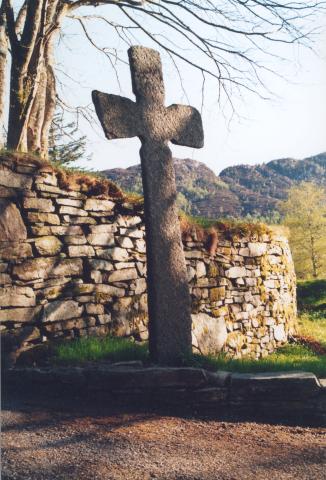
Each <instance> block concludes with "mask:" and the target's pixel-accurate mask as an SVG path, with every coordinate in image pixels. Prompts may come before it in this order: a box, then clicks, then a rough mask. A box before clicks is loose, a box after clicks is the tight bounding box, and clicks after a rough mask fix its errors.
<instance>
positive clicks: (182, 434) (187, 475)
mask: <svg viewBox="0 0 326 480" xmlns="http://www.w3.org/2000/svg"><path fill="white" fill-rule="evenodd" d="M1 478H2V479H3V480H9V479H10V480H14V479H15V480H16V479H17V480H29V479H31V480H54V479H55V480H63V479H65V480H68V479H69V480H75V479H76V480H77V479H78V480H86V479H87V480H97V479H99V480H122V479H123V480H129V479H130V480H149V479H160V480H163V479H164V480H177V479H178V480H181V479H184V480H213V479H216V480H217V479H218V480H242V479H243V480H244V479H255V480H260V479H262V480H273V479H277V480H283V479H284V480H285V479H287V480H288V479H296V480H305V479H307V480H315V479H318V480H323V479H326V430H325V429H322V428H316V427H314V428H312V427H302V426H300V427H297V426H286V425H280V424H279V425H271V424H267V423H254V422H243V421H242V422H240V421H230V420H229V421H225V420H224V421H223V420H216V419H215V420H212V419H198V418H197V419H196V418H186V417H182V416H174V415H171V414H168V413H166V412H165V413H162V412H161V413H148V412H147V413H146V412H140V411H138V412H132V411H127V410H126V409H122V408H120V409H117V408H115V409H114V408H113V407H110V408H108V407H105V406H103V405H95V404H94V403H92V402H85V401H84V402H83V403H81V402H80V401H77V400H76V401H74V402H73V401H71V399H70V401H68V402H66V401H64V400H63V399H61V400H59V401H58V400H54V399H53V398H49V399H44V398H43V399H41V398H39V396H38V394H37V392H34V398H32V399H31V398H29V399H26V398H22V396H17V395H16V396H15V395H11V396H10V398H9V397H7V398H6V399H5V400H4V405H3V453H2V477H1Z"/></svg>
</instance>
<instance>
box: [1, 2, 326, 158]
mask: <svg viewBox="0 0 326 480" xmlns="http://www.w3.org/2000/svg"><path fill="white" fill-rule="evenodd" d="M0 1H1V6H0V121H1V122H2V123H3V118H4V101H5V97H6V95H9V97H10V98H9V119H8V129H7V147H8V148H9V149H13V150H19V151H30V152H37V153H39V154H41V155H42V156H43V157H46V156H47V153H48V134H49V128H50V125H51V121H52V118H53V115H54V110H55V106H56V75H55V68H54V67H55V47H56V41H57V38H58V35H59V33H60V32H61V30H62V29H64V25H63V20H64V19H65V18H66V17H67V16H69V17H70V18H71V19H74V20H75V21H77V22H78V23H79V25H80V28H81V32H82V34H84V35H85V37H86V39H87V41H89V42H90V43H91V44H92V45H93V47H94V48H95V49H97V50H100V51H101V52H102V53H103V54H104V55H106V57H107V58H108V60H109V61H111V62H113V61H114V60H115V58H116V52H114V51H112V50H110V49H107V48H101V47H99V46H98V45H97V43H96V41H95V39H94V38H92V36H91V34H90V31H89V28H88V25H89V22H104V23H105V25H107V27H108V28H109V29H110V31H111V34H115V35H118V36H119V37H120V38H121V40H123V41H124V42H126V43H127V44H128V45H130V44H131V43H136V40H135V39H136V36H137V34H139V35H140V36H141V38H142V40H144V39H147V41H148V43H149V44H150V45H149V46H154V47H155V48H157V49H159V50H161V51H163V52H165V53H166V55H168V56H169V57H170V58H171V60H172V62H173V63H174V64H177V62H185V63H187V64H188V65H191V66H192V67H193V68H195V69H199V70H200V72H201V73H202V75H203V79H204V78H205V77H206V76H207V75H209V76H212V77H213V78H214V79H216V82H217V86H218V89H219V93H218V95H220V94H221V93H224V94H225V95H226V96H227V97H228V99H229V101H230V102H232V95H233V90H232V89H233V88H235V89H240V90H241V89H243V88H244V89H247V90H250V91H257V89H258V87H260V85H261V84H262V83H263V77H261V75H260V72H261V71H262V70H263V71H264V69H265V71H266V70H268V67H266V66H265V67H264V66H262V65H261V61H260V58H261V57H262V56H264V55H267V56H268V55H271V54H272V46H273V45H277V44H278V43H285V44H292V43H296V42H297V43H305V42H306V41H307V39H309V36H310V35H311V29H310V23H309V22H310V16H311V15H313V14H314V13H315V12H318V11H319V10H320V9H321V8H323V2H320V3H319V2H318V1H317V2H316V1H315V0H308V1H303V0H289V1H285V2H281V1H278V0H245V1H243V0H227V1H226V0H96V1H92V0H24V1H23V2H19V1H18V5H16V4H15V8H14V7H13V4H12V0H0ZM99 6H102V7H103V8H104V9H105V11H106V13H105V14H103V11H104V10H103V8H101V10H100V11H101V15H98V14H97V13H94V14H89V10H90V7H93V8H94V11H96V8H97V7H99ZM17 7H18V8H17ZM82 7H89V8H87V14H86V13H85V9H84V8H82ZM113 9H118V10H119V12H120V14H121V15H122V17H123V18H124V19H125V23H123V24H121V25H117V24H116V23H114V22H113V21H112V20H111V18H112V16H111V15H110V13H111V12H112V11H113ZM163 31H164V33H163ZM169 32H173V35H176V36H177V38H178V42H177V43H176V42H173V41H172V39H171V38H172V37H173V35H172V36H171V35H169ZM141 43H143V41H142V42H141ZM108 47H110V45H108ZM189 52H190V53H189ZM194 52H195V53H196V56H195V58H196V60H194V55H193V53H194ZM255 52H256V54H257V55H256V54H255ZM9 55H10V61H11V68H10V78H9V81H8V82H7V83H6V81H5V80H6V65H7V62H8V61H9V58H8V57H9ZM5 92H7V93H5ZM8 92H9V93H8Z"/></svg>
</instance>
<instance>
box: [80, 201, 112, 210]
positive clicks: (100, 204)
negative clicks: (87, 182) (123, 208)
mask: <svg viewBox="0 0 326 480" xmlns="http://www.w3.org/2000/svg"><path fill="white" fill-rule="evenodd" d="M84 208H85V210H90V211H93V212H111V211H112V210H113V208H114V203H113V202H111V201H110V200H96V199H94V198H92V199H91V198H89V199H87V200H86V202H85V206H84Z"/></svg>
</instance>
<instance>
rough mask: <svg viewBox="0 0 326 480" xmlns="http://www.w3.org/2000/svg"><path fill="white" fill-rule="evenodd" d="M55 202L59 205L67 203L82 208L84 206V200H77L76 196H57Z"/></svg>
mask: <svg viewBox="0 0 326 480" xmlns="http://www.w3.org/2000/svg"><path fill="white" fill-rule="evenodd" d="M55 202H56V203H57V204H58V205H66V206H67V207H75V208H81V207H82V206H83V201H82V200H77V199H74V198H56V199H55Z"/></svg>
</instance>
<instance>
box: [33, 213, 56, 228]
mask: <svg viewBox="0 0 326 480" xmlns="http://www.w3.org/2000/svg"><path fill="white" fill-rule="evenodd" d="M27 218H28V220H29V221H30V222H31V223H49V224H50V225H60V218H59V216H58V215H57V214H55V213H43V212H28V213H27Z"/></svg>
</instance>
